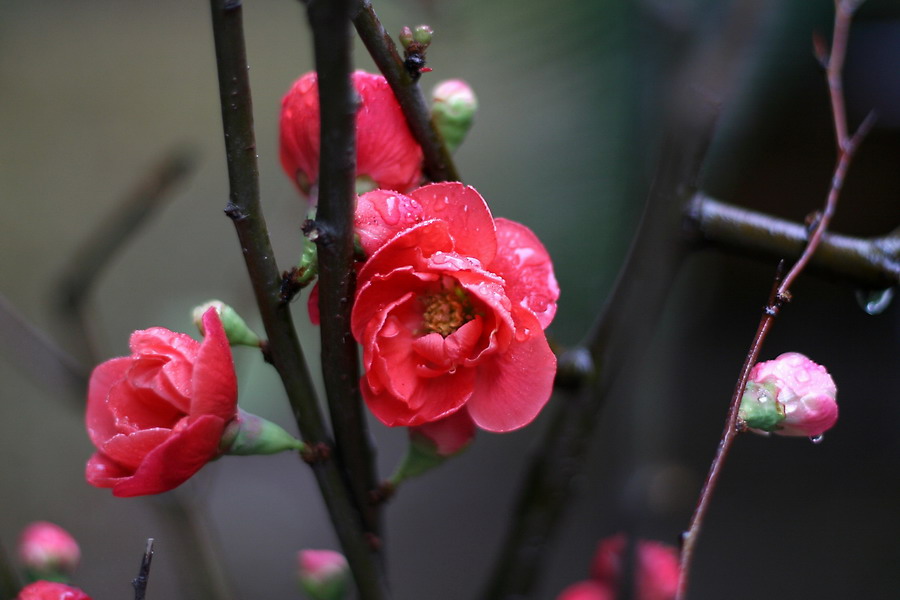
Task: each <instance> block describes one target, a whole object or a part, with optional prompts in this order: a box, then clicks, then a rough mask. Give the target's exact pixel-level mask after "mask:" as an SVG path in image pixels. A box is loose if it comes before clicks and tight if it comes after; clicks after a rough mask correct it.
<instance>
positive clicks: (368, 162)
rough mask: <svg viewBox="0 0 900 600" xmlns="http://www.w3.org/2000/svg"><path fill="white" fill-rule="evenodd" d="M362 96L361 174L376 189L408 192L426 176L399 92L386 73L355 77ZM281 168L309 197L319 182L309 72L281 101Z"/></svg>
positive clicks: (313, 83) (315, 96) (314, 96)
mask: <svg viewBox="0 0 900 600" xmlns="http://www.w3.org/2000/svg"><path fill="white" fill-rule="evenodd" d="M353 86H354V87H355V88H356V91H357V93H358V94H359V98H360V104H359V109H358V110H357V113H356V173H357V175H358V176H367V177H369V178H371V179H372V180H373V181H374V182H375V184H376V187H383V188H387V189H392V190H401V191H406V190H409V189H411V188H413V187H414V186H415V185H417V184H418V183H419V181H420V180H421V178H422V149H421V148H420V147H419V145H418V144H417V143H416V141H415V139H414V138H413V136H412V133H410V131H409V126H408V125H407V124H406V118H405V117H404V116H403V112H402V111H401V110H400V104H399V103H398V102H397V99H396V97H395V96H394V92H392V91H391V88H390V86H389V85H388V83H387V81H386V80H385V78H384V77H382V76H381V75H373V74H371V73H366V72H364V71H356V72H354V73H353ZM280 130H281V165H282V166H283V167H284V171H285V173H287V175H288V177H290V178H291V179H292V180H293V181H294V182H295V183H297V186H298V187H299V188H300V190H301V191H302V192H303V193H304V194H309V193H310V188H311V187H312V185H313V184H314V183H315V182H316V180H317V179H318V178H319V89H318V85H317V77H316V73H315V72H312V73H306V74H305V75H303V76H302V77H300V79H298V80H297V81H296V82H295V83H294V85H293V86H292V87H291V89H290V90H288V93H287V94H285V96H284V99H283V100H282V102H281V123H280Z"/></svg>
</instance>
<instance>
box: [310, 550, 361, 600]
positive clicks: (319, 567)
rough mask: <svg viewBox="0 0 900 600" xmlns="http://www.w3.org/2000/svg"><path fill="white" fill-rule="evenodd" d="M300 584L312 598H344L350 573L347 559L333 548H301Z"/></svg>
mask: <svg viewBox="0 0 900 600" xmlns="http://www.w3.org/2000/svg"><path fill="white" fill-rule="evenodd" d="M297 562H298V567H299V569H298V573H299V577H300V586H301V587H302V588H303V591H304V592H306V593H307V595H309V597H310V598H311V599H312V600H342V599H343V598H344V597H345V596H346V594H347V587H348V580H349V575H350V570H349V567H348V566H347V559H346V558H344V555H343V554H341V553H340V552H335V551H333V550H301V551H300V552H299V553H298V554H297Z"/></svg>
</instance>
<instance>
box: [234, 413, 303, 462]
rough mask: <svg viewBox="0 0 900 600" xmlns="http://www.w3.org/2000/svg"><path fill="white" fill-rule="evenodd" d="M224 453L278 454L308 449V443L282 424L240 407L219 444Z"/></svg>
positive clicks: (240, 454) (239, 454) (241, 454)
mask: <svg viewBox="0 0 900 600" xmlns="http://www.w3.org/2000/svg"><path fill="white" fill-rule="evenodd" d="M219 448H220V449H221V451H222V453H223V454H234V455H238V456H248V455H253V454H277V453H278V452H285V451H299V452H302V451H304V450H305V449H306V444H304V443H303V442H301V441H300V440H298V439H297V438H295V437H294V436H292V435H291V434H289V433H288V432H287V431H285V430H284V429H283V428H282V427H281V426H280V425H276V424H275V423H273V422H271V421H269V420H267V419H263V418H262V417H259V416H257V415H254V414H252V413H248V412H247V411H245V410H242V409H238V416H237V418H236V419H235V420H233V421H232V422H231V423H229V425H228V427H226V428H225V433H224V434H222V442H221V444H220V445H219Z"/></svg>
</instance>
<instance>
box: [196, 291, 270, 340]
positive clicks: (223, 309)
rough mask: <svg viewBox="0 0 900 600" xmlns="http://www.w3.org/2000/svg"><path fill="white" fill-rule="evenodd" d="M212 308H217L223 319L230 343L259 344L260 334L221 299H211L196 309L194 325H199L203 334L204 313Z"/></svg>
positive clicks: (220, 317)
mask: <svg viewBox="0 0 900 600" xmlns="http://www.w3.org/2000/svg"><path fill="white" fill-rule="evenodd" d="M210 308H215V309H216V312H217V313H219V319H220V320H221V321H222V327H223V328H224V329H225V335H226V336H227V337H228V343H229V344H231V345H232V346H253V347H258V346H259V336H258V335H256V333H254V332H253V330H252V329H250V327H248V326H247V323H246V322H244V319H242V318H241V316H240V315H239V314H237V312H236V311H235V310H234V309H233V308H231V307H230V306H228V305H227V304H225V303H224V302H222V301H221V300H210V301H209V302H204V303H203V304H201V305H200V306H198V307H197V308H195V309H194V312H193V318H194V325H196V326H197V329H199V330H200V333H201V334H203V335H206V333H205V332H204V331H203V313H205V312H206V311H207V310H209V309H210Z"/></svg>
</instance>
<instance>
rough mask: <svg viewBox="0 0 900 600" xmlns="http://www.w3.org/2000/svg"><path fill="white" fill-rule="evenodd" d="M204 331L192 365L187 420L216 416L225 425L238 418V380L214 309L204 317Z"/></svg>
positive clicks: (229, 347) (225, 338)
mask: <svg viewBox="0 0 900 600" xmlns="http://www.w3.org/2000/svg"><path fill="white" fill-rule="evenodd" d="M203 331H205V332H206V337H204V338H203V343H202V344H200V351H199V352H198V353H197V362H196V364H195V365H194V380H193V385H194V389H193V395H192V399H191V412H190V417H191V420H194V419H197V418H198V417H199V416H201V415H215V416H217V417H219V418H220V419H222V420H223V421H225V422H226V423H227V422H229V421H231V420H232V419H234V417H235V416H237V376H236V375H235V372H234V361H233V360H232V358H231V346H229V345H228V337H227V336H226V335H225V329H224V328H223V327H222V321H221V320H220V319H219V313H217V312H216V309H215V308H210V309H209V310H207V311H206V312H205V313H204V314H203Z"/></svg>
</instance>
